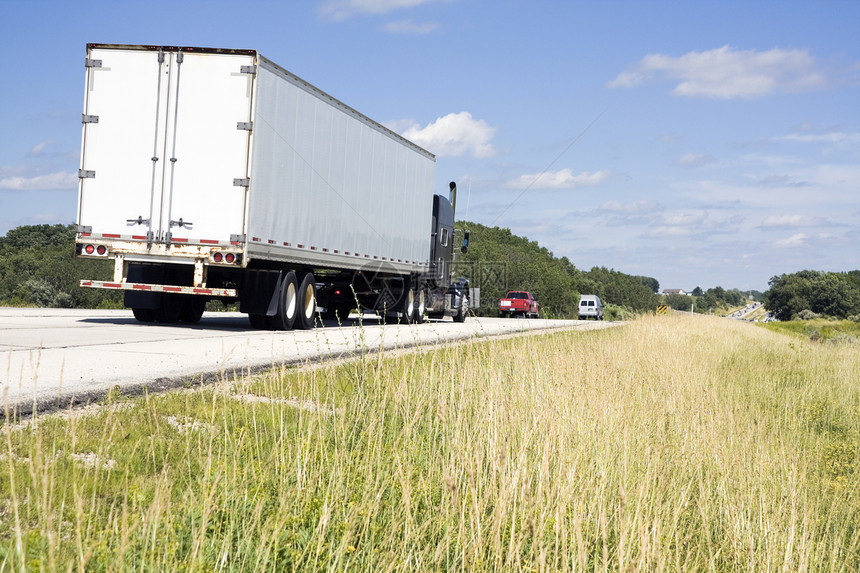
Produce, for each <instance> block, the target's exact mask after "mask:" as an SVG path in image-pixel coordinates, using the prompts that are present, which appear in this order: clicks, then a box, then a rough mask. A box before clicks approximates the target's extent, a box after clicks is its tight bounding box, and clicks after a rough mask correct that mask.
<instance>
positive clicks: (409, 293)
mask: <svg viewBox="0 0 860 573" xmlns="http://www.w3.org/2000/svg"><path fill="white" fill-rule="evenodd" d="M403 287H404V291H403V306H402V307H401V309H400V321H401V322H404V323H406V324H409V323H411V322H414V320H415V291H414V290H412V286H411V285H410V284H409V281H407V280H404V281H403Z"/></svg>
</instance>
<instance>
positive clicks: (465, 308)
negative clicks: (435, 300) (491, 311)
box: [454, 294, 469, 322]
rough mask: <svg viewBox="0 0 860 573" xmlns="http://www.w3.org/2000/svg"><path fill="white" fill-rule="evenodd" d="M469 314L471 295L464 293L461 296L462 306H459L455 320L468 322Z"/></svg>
mask: <svg viewBox="0 0 860 573" xmlns="http://www.w3.org/2000/svg"><path fill="white" fill-rule="evenodd" d="M467 314H469V297H468V296H466V295H465V294H464V295H463V296H461V297H460V306H458V307H457V314H455V315H454V322H466V315H467Z"/></svg>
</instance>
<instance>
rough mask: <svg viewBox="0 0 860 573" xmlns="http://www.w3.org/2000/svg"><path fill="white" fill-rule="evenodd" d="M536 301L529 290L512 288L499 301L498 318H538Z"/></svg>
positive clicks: (538, 312)
mask: <svg viewBox="0 0 860 573" xmlns="http://www.w3.org/2000/svg"><path fill="white" fill-rule="evenodd" d="M538 309H539V305H538V301H537V299H536V298H535V297H533V296H532V294H531V293H530V292H526V291H517V290H512V291H510V292H508V294H506V295H505V298H503V299H501V300H500V301H499V318H505V317H506V316H509V317H517V316H522V317H525V318H540V311H539V310H538Z"/></svg>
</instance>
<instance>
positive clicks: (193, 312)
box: [179, 297, 206, 323]
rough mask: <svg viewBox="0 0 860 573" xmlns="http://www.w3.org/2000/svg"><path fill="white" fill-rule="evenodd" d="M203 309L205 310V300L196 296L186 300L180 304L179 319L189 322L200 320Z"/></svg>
mask: <svg viewBox="0 0 860 573" xmlns="http://www.w3.org/2000/svg"><path fill="white" fill-rule="evenodd" d="M204 310H206V301H205V300H203V299H200V298H196V297H195V298H192V299H189V300H186V301H185V303H184V304H183V305H182V310H180V311H179V320H181V321H182V322H189V323H196V322H200V319H201V318H203V311H204Z"/></svg>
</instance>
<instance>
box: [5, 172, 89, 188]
mask: <svg viewBox="0 0 860 573" xmlns="http://www.w3.org/2000/svg"><path fill="white" fill-rule="evenodd" d="M77 185H78V175H77V173H71V172H69V171H58V172H56V173H46V174H44V175H36V176H35V177H20V176H10V177H3V178H2V179H0V189H9V190H14V191H47V190H58V189H74V188H76V187H77Z"/></svg>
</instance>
